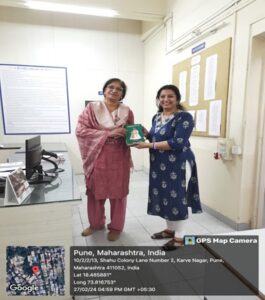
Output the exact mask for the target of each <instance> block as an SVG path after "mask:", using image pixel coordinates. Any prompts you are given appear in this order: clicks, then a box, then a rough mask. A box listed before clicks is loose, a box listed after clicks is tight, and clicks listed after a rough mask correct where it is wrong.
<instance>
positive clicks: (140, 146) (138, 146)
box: [132, 142, 152, 149]
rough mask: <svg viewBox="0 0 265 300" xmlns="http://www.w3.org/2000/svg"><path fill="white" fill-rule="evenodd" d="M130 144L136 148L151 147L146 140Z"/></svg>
mask: <svg viewBox="0 0 265 300" xmlns="http://www.w3.org/2000/svg"><path fill="white" fill-rule="evenodd" d="M132 146H133V147H135V148H137V149H145V148H152V144H151V143H146V142H140V143H137V144H135V145H132Z"/></svg>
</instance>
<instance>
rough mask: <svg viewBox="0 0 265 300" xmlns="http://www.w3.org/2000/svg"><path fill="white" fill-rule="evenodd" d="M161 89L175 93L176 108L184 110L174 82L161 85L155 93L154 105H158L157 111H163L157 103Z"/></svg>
mask: <svg viewBox="0 0 265 300" xmlns="http://www.w3.org/2000/svg"><path fill="white" fill-rule="evenodd" d="M163 90H171V91H172V92H173V93H174V94H175V95H176V98H177V109H179V110H183V111H185V108H184V106H183V105H182V104H180V100H181V95H180V92H179V89H178V87H177V86H175V85H174V84H167V85H164V86H162V87H161V88H160V89H159V90H158V92H157V94H156V105H157V106H158V111H159V112H162V111H163V108H162V106H161V105H160V104H159V97H160V94H161V92H162V91H163Z"/></svg>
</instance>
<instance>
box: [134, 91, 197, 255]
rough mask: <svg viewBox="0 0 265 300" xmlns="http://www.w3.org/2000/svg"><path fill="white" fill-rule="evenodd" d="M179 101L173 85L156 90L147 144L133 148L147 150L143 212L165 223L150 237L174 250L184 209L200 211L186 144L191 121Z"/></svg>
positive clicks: (193, 167) (191, 157) (179, 239)
mask: <svg viewBox="0 0 265 300" xmlns="http://www.w3.org/2000/svg"><path fill="white" fill-rule="evenodd" d="M180 99H181V97H180V93H179V89H178V88H177V87H176V86H174V85H166V86H163V87H161V88H160V89H159V90H158V92H157V103H158V107H159V109H158V113H157V114H156V115H155V116H154V117H153V120H152V128H151V130H150V132H149V133H148V132H147V131H146V132H145V135H146V137H147V138H148V140H149V141H150V143H140V144H138V145H137V146H136V147H137V148H138V149H143V148H149V149H150V174H149V197H148V209H147V212H148V214H150V215H157V216H160V217H162V218H164V219H165V220H166V222H167V228H166V229H165V230H163V231H161V232H158V233H155V234H153V235H152V238H153V239H164V238H169V239H170V238H171V240H170V241H169V242H167V243H166V244H165V245H164V246H163V249H164V250H173V249H176V248H177V247H178V246H180V245H181V243H182V242H183V235H184V227H185V221H184V220H186V219H187V218H188V207H191V210H192V213H201V212H202V210H201V204H200V196H199V186H198V176H197V167H196V162H195V157H194V154H193V152H192V151H191V149H190V142H189V137H190V135H191V133H192V130H193V126H194V122H193V118H192V116H191V114H189V113H188V112H186V111H185V110H184V108H183V106H182V105H181V104H180ZM175 232H178V235H177V236H176V235H175Z"/></svg>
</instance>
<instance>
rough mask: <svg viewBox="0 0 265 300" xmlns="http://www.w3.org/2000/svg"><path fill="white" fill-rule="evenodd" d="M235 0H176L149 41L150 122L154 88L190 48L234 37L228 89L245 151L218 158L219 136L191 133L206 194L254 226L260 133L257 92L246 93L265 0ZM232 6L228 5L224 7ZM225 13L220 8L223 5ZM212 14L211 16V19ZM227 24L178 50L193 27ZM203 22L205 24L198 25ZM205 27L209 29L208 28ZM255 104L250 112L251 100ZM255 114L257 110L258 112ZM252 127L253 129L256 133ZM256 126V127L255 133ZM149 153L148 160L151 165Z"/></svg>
mask: <svg viewBox="0 0 265 300" xmlns="http://www.w3.org/2000/svg"><path fill="white" fill-rule="evenodd" d="M233 2H234V1H219V0H215V1H203V0H193V1H185V0H175V1H172V7H171V10H172V13H173V19H172V22H171V20H170V19H169V20H168V21H167V23H166V27H165V28H160V30H158V31H157V33H156V35H152V36H151V37H150V38H149V39H147V40H146V41H145V100H146V103H145V111H144V112H145V116H144V122H145V125H146V126H147V127H148V125H149V127H150V124H151V117H152V114H153V112H154V111H155V106H154V99H155V93H156V91H157V90H158V89H159V88H160V86H161V85H162V84H164V83H166V82H168V83H171V82H172V77H171V76H172V66H173V65H174V64H177V63H178V62H180V61H182V60H184V59H187V58H189V57H191V56H192V55H191V48H192V47H194V46H196V44H199V43H201V42H203V41H205V42H206V47H211V46H212V45H214V44H216V43H218V42H221V41H222V40H224V39H226V38H229V37H232V53H231V70H230V88H229V95H228V111H227V133H226V136H227V137H228V138H233V139H234V141H235V143H236V144H237V145H240V146H242V148H243V155H242V156H234V159H233V161H231V162H223V161H221V160H219V161H216V160H214V159H213V152H215V151H216V147H217V139H215V138H204V137H192V138H191V144H192V148H193V150H194V152H195V155H196V158H197V163H198V168H199V182H200V190H201V199H202V202H203V204H205V205H206V206H207V207H209V208H210V209H212V210H214V211H215V212H216V213H217V214H219V215H220V216H223V217H225V218H228V219H229V220H231V221H232V222H233V223H234V224H235V225H236V226H237V227H238V228H244V226H251V221H252V214H253V203H254V202H255V201H254V200H255V199H253V197H255V183H254V180H255V179H254V178H255V174H256V170H255V169H256V164H257V161H256V160H255V151H256V142H257V135H256V134H255V130H257V126H258V124H257V122H255V114H257V107H258V101H259V99H257V98H253V97H252V98H251V99H250V98H249V97H247V74H248V67H249V64H250V61H249V56H250V49H251V38H250V37H251V34H250V33H251V28H252V25H253V24H254V23H255V22H258V21H259V20H261V19H264V18H265V2H264V1H259V0H256V1H255V0H253V1H248V0H242V1H240V3H239V4H238V6H235V7H234V8H232V9H229V8H228V7H229V5H231V4H232V3H233ZM225 8H227V9H225ZM222 10H224V11H223V13H221V11H222ZM207 18H208V20H207ZM215 21H216V24H217V25H218V23H219V24H220V23H221V22H225V25H224V26H223V27H222V28H220V29H219V30H218V31H217V32H216V33H215V34H209V35H208V36H207V37H204V38H202V39H201V40H200V39H198V38H197V40H196V42H194V43H193V44H190V45H189V46H188V47H186V48H185V47H184V48H183V49H182V50H179V51H177V46H178V45H180V44H181V43H182V42H184V41H187V40H188V39H189V38H190V37H192V35H194V34H192V33H191V31H192V30H194V29H200V30H202V34H203V31H204V28H206V27H207V26H210V25H211V24H214V22H215ZM198 24H200V26H197V27H196V25H198ZM205 31H206V29H205ZM264 31H265V28H264ZM247 103H249V106H250V107H251V116H249V114H248V112H247V111H246V104H247ZM253 114H254V115H253ZM257 117H258V116H256V119H257ZM253 120H254V122H253ZM251 132H252V133H251ZM253 132H254V133H253ZM148 164H149V162H148V156H145V161H144V165H145V168H148Z"/></svg>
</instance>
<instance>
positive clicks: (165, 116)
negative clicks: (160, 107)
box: [161, 113, 175, 123]
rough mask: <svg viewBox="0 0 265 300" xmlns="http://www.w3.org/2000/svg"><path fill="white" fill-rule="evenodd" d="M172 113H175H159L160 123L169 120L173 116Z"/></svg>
mask: <svg viewBox="0 0 265 300" xmlns="http://www.w3.org/2000/svg"><path fill="white" fill-rule="evenodd" d="M174 114H175V113H172V114H170V115H164V114H163V113H162V114H161V121H162V123H166V122H168V121H169V120H171V119H172V118H173V117H174Z"/></svg>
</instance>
